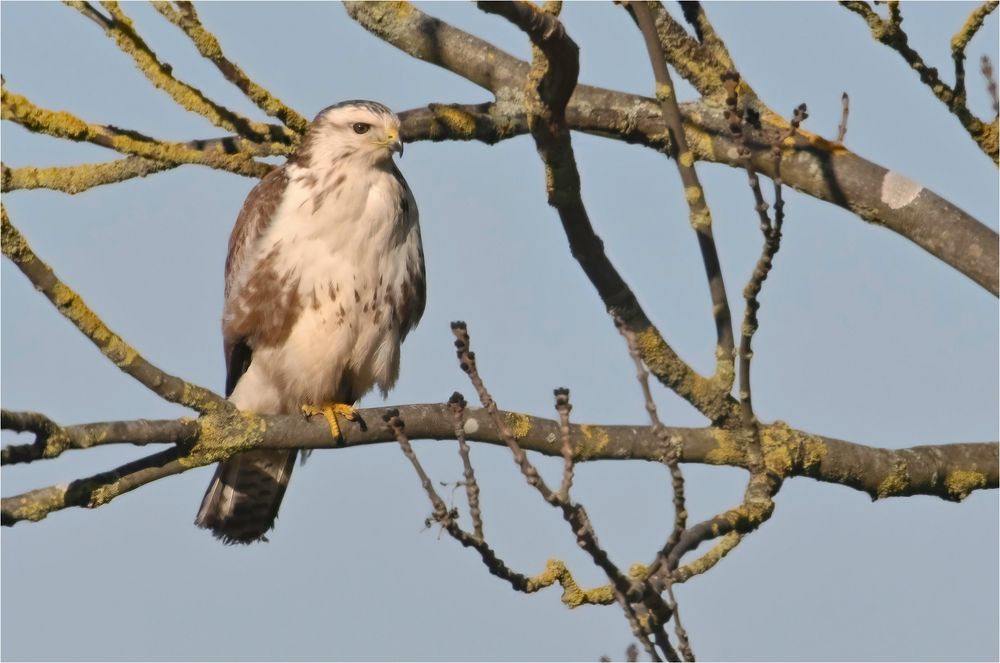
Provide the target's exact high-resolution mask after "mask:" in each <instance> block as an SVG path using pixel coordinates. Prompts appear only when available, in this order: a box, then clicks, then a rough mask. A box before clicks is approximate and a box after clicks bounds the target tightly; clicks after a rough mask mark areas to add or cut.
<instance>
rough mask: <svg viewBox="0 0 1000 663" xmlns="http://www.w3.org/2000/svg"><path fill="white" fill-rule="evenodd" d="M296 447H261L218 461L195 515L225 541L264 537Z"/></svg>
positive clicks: (282, 491) (271, 524) (273, 515)
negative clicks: (274, 448) (282, 448)
mask: <svg viewBox="0 0 1000 663" xmlns="http://www.w3.org/2000/svg"><path fill="white" fill-rule="evenodd" d="M296 453H297V452H296V451H295V450H294V449H293V450H290V451H286V450H270V449H261V450H257V451H247V452H244V453H241V454H237V455H235V456H233V457H232V458H230V459H229V460H226V461H224V462H222V463H219V467H218V469H217V470H216V471H215V476H214V477H213V478H212V482H211V483H210V484H209V486H208V490H207V491H206V492H205V497H204V498H203V499H202V501H201V508H200V509H199V510H198V516H197V518H195V521H194V522H195V524H196V525H197V526H198V527H203V528H205V529H208V530H211V532H212V534H214V535H215V536H216V538H218V539H221V540H222V541H224V542H225V543H253V542H254V541H259V540H262V539H263V540H265V541H266V540H267V539H265V538H264V535H265V534H266V533H267V532H268V530H270V529H271V528H272V527H274V521H275V519H276V518H277V517H278V508H279V507H280V506H281V499H282V498H283V497H284V496H285V488H287V487H288V480H289V479H290V478H291V475H292V469H293V468H294V467H295V456H296Z"/></svg>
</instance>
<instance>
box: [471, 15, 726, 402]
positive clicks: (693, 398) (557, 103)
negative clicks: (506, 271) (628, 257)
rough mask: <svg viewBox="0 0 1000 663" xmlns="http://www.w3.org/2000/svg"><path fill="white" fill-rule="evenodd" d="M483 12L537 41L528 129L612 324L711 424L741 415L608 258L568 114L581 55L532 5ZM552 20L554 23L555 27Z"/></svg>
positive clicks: (551, 194) (575, 250)
mask: <svg viewBox="0 0 1000 663" xmlns="http://www.w3.org/2000/svg"><path fill="white" fill-rule="evenodd" d="M481 7H482V9H483V10H484V11H488V12H491V13H498V14H502V15H504V16H506V17H508V18H510V19H511V20H512V21H514V22H515V23H516V24H517V25H518V26H519V27H521V28H522V29H524V30H525V31H526V32H527V33H528V34H529V36H531V38H532V41H533V43H535V44H536V46H537V50H536V54H537V55H536V58H535V62H534V63H533V64H532V68H531V73H530V75H529V77H528V87H527V88H526V90H525V98H526V99H525V110H526V111H527V114H528V117H529V118H530V119H529V121H528V125H529V128H530V131H531V134H532V137H533V138H534V139H535V145H536V148H537V150H538V154H539V156H540V157H541V159H542V162H543V164H544V166H545V183H546V189H547V192H548V201H549V204H550V205H551V206H553V207H555V208H556V210H557V211H558V213H559V219H560V221H561V222H562V226H563V230H564V232H565V233H566V238H567V240H568V242H569V245H570V251H571V252H572V254H573V257H574V258H576V260H577V262H579V263H580V266H581V267H582V268H583V270H584V273H586V275H587V277H588V278H589V279H590V282H591V283H592V284H593V285H594V287H595V289H596V290H597V292H598V294H599V295H600V297H601V299H602V301H603V302H604V304H605V306H606V307H607V309H608V312H609V313H610V314H611V316H612V318H613V319H621V320H622V322H623V324H625V325H626V326H627V327H629V328H630V329H632V330H633V331H635V332H636V335H637V338H638V345H639V350H640V352H641V353H642V355H643V361H645V362H646V365H647V366H648V367H649V369H650V371H651V372H652V373H653V374H654V375H656V377H657V378H658V379H659V380H660V381H661V382H663V383H664V384H665V385H667V386H668V387H670V388H671V389H673V390H674V391H675V392H676V393H677V394H678V395H680V396H681V397H682V398H684V399H686V400H688V401H689V402H690V403H691V404H692V405H694V406H695V407H696V408H697V409H698V410H699V411H701V412H702V413H703V414H704V415H705V416H706V417H708V418H709V419H711V420H712V421H721V420H724V419H726V418H727V417H729V416H732V415H733V414H734V413H735V411H736V410H735V405H736V403H735V401H734V400H733V399H732V397H731V396H730V395H729V393H728V390H727V389H725V388H724V386H722V387H720V385H718V384H717V383H715V382H714V381H712V380H709V379H706V378H704V377H702V376H701V375H699V374H698V373H697V372H696V371H694V369H692V368H691V367H690V366H688V365H687V364H686V363H685V362H684V361H683V360H681V359H680V357H678V356H677V354H676V352H674V350H673V348H671V347H670V345H669V344H668V343H667V342H666V340H665V339H664V338H663V336H662V335H661V334H660V332H659V330H658V329H656V327H655V326H654V325H653V324H652V322H650V320H649V318H648V317H647V316H646V314H645V312H644V311H643V310H642V308H641V306H640V305H639V301H638V299H636V297H635V294H634V293H633V292H632V290H631V289H630V288H629V286H628V285H627V284H626V283H625V281H624V280H623V279H622V277H621V275H620V274H619V272H618V271H617V269H615V267H614V265H612V264H611V261H610V260H609V259H608V257H607V254H605V252H604V244H603V242H602V241H601V239H600V238H599V237H598V236H597V233H596V232H594V228H593V226H592V225H591V223H590V218H589V216H588V214H587V210H586V207H585V206H584V204H583V200H582V199H581V197H580V174H579V172H578V170H577V167H576V161H575V157H574V155H573V146H572V144H571V141H570V135H569V130H568V128H567V127H566V122H565V111H566V105H567V102H568V101H569V97H570V95H571V94H572V92H573V89H574V87H575V85H576V76H577V73H578V71H579V51H578V49H577V47H576V44H575V43H574V42H573V41H572V40H571V39H569V38H568V37H566V35H565V31H564V30H563V28H562V25H561V24H560V23H559V22H558V20H555V19H554V17H552V16H550V15H548V14H544V13H543V12H540V11H538V10H536V9H535V8H534V6H533V5H529V4H526V3H514V4H510V3H484V4H482V5H481ZM553 20H555V23H554V24H553V22H552V21H553Z"/></svg>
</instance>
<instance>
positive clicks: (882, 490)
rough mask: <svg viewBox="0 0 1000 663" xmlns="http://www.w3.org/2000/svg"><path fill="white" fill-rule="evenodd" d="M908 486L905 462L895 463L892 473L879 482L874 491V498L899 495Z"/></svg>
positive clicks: (908, 480) (908, 476)
mask: <svg viewBox="0 0 1000 663" xmlns="http://www.w3.org/2000/svg"><path fill="white" fill-rule="evenodd" d="M909 486H910V475H909V472H908V470H907V466H906V463H903V462H900V463H896V466H895V467H894V468H893V469H892V473H891V474H889V476H887V477H886V478H884V479H882V482H881V483H879V485H878V489H876V491H875V499H882V498H884V497H891V496H893V495H901V494H903V491H905V490H906V489H907V488H908V487H909Z"/></svg>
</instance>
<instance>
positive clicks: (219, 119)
mask: <svg viewBox="0 0 1000 663" xmlns="http://www.w3.org/2000/svg"><path fill="white" fill-rule="evenodd" d="M66 4H68V5H69V6H71V7H73V8H74V9H76V10H77V11H79V12H80V13H82V14H83V15H84V16H86V17H87V18H90V19H91V20H92V21H94V23H96V24H97V25H98V26H100V27H101V29H102V30H104V34H105V35H107V36H108V38H109V39H111V40H112V41H114V42H115V44H116V45H117V46H118V48H119V49H120V50H121V51H122V52H123V53H125V54H126V55H128V56H129V57H130V58H132V61H133V62H134V63H135V66H136V67H137V68H138V69H139V71H141V72H142V73H143V75H145V76H146V78H147V79H148V80H149V82H150V83H152V84H153V85H154V86H155V87H157V88H159V89H161V90H163V91H164V92H166V93H167V94H169V95H170V97H171V98H172V99H173V100H174V101H175V102H176V103H177V104H178V105H179V106H181V107H182V108H184V109H186V110H189V111H191V112H193V113H198V114H199V115H201V116H202V117H204V118H205V119H207V120H208V121H209V122H211V123H212V124H214V125H215V126H217V127H222V128H223V129H226V130H227V131H233V132H235V133H237V134H239V135H241V136H243V137H245V138H248V139H250V140H253V141H255V142H258V143H265V142H274V143H280V144H283V145H294V144H295V143H297V142H298V136H297V135H296V134H295V133H294V132H292V131H289V130H288V129H286V128H285V127H280V126H277V125H269V124H264V123H261V122H254V121H252V120H250V119H249V118H247V117H244V116H243V115H240V114H239V113H237V112H235V111H232V110H230V109H228V108H226V107H225V106H222V105H221V104H218V103H216V102H214V101H212V100H211V99H209V98H208V97H206V96H205V94H204V93H203V92H202V91H201V90H199V89H198V88H196V87H193V86H191V85H188V84H187V83H184V82H183V81H180V80H178V79H177V78H176V77H175V76H174V75H173V68H172V67H171V66H170V65H169V64H166V63H164V62H162V61H161V60H160V59H159V58H158V57H157V55H156V53H154V52H153V50H152V49H151V48H150V47H149V45H147V44H146V42H145V41H144V40H143V39H142V37H140V36H139V33H138V32H137V31H136V29H135V25H134V24H133V23H132V20H131V19H130V18H129V17H128V16H127V15H126V14H125V12H124V11H122V9H121V7H120V6H119V5H118V3H117V2H102V3H101V4H102V5H103V7H104V8H105V9H106V10H107V11H108V13H109V14H110V15H111V16H110V18H108V17H106V16H104V15H103V14H100V13H98V12H97V10H96V9H94V8H93V6H91V5H90V3H89V2H82V1H79V0H75V1H74V0H70V1H69V2H67V3H66Z"/></svg>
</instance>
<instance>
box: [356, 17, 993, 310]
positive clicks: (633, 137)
mask: <svg viewBox="0 0 1000 663" xmlns="http://www.w3.org/2000/svg"><path fill="white" fill-rule="evenodd" d="M345 4H346V6H347V11H348V14H350V16H351V17H352V18H353V19H354V20H356V21H358V23H360V24H361V25H362V27H364V28H366V29H367V30H369V31H370V32H372V33H373V34H375V35H376V36H378V37H379V38H381V39H383V40H384V41H386V42H388V43H390V44H392V45H393V46H395V47H396V48H399V49H400V50H402V51H404V52H406V53H408V54H410V55H412V56H414V57H417V58H419V59H421V60H424V61H426V62H430V63H432V64H435V65H437V66H440V67H443V68H445V69H448V70H449V71H452V72H454V73H456V74H458V75H459V76H462V77H464V78H466V79H468V80H470V81H472V82H473V83H475V84H477V85H479V86H481V87H483V88H485V89H487V90H490V91H492V92H494V93H495V94H496V96H497V101H496V103H495V104H494V105H492V106H490V105H486V107H487V108H489V112H487V111H485V110H483V111H480V112H475V111H474V110H473V109H474V107H468V106H467V107H463V111H464V112H463V114H462V115H461V116H460V119H462V121H461V122H458V123H456V126H457V129H458V130H456V131H454V132H453V133H450V134H445V133H444V132H447V131H449V129H448V127H447V126H446V124H445V123H443V122H434V123H432V122H430V117H431V114H430V113H428V112H427V111H426V110H425V109H420V111H419V112H418V111H413V112H412V114H411V115H409V116H408V117H407V120H408V122H407V123H404V127H403V129H404V131H403V133H404V137H405V138H406V140H410V141H412V140H432V139H433V140H449V139H451V140H483V141H484V142H487V143H492V142H496V141H498V140H503V139H505V138H508V137H511V136H516V135H521V134H524V133H527V131H528V126H527V116H526V114H525V113H524V108H523V105H522V103H523V85H524V81H525V80H526V77H527V75H528V69H529V66H528V64H527V63H526V62H523V61H521V60H518V59H517V58H515V57H513V56H511V55H509V54H508V53H505V52H503V51H502V50H500V49H498V48H496V47H494V46H493V45H492V44H489V43H488V42H486V41H483V40H481V39H479V38H478V37H474V36H472V35H469V34H468V33H465V32H463V31H461V30H458V29H457V28H454V27H452V26H450V25H448V24H446V23H444V22H442V21H440V20H438V19H436V18H433V17H430V16H427V15H426V14H424V13H423V12H421V11H419V10H418V9H416V8H414V7H412V6H410V5H408V4H405V3H355V2H348V3H345ZM681 29H682V30H683V28H681ZM687 38H688V39H691V38H690V36H688V37H687ZM691 41H692V42H693V43H696V42H694V40H693V39H692V40H691ZM668 55H669V50H668ZM673 62H674V60H672V63H673ZM722 73H723V72H720V73H719V76H720V77H721V74H722ZM712 76H713V77H714V76H715V74H712ZM719 85H720V90H721V89H722V88H721V85H722V84H721V78H720V83H719ZM748 93H752V90H750V88H749V86H747V90H746V91H744V94H748ZM721 106H722V105H721V104H720V103H705V102H704V101H701V102H696V103H691V104H682V105H681V114H682V116H683V120H684V131H685V134H686V136H687V139H688V143H689V144H690V146H691V150H692V152H693V154H694V156H695V159H698V160H705V161H712V162H716V163H722V164H726V165H728V166H732V167H737V168H742V167H743V163H742V160H741V159H740V157H739V156H738V147H739V146H738V143H737V142H736V141H734V140H733V138H732V136H730V135H729V130H728V123H727V122H726V119H725V118H724V117H723V108H722V107H721ZM456 119H459V118H456ZM566 124H567V126H568V127H569V128H570V129H574V130H577V131H583V132H586V133H592V134H595V135H599V136H604V137H609V138H615V139H618V140H624V141H626V142H630V143H639V144H642V145H646V146H648V147H652V148H654V149H658V150H662V149H664V148H665V147H666V144H665V136H664V134H663V120H662V118H661V117H660V110H659V108H658V106H657V104H656V102H655V100H652V99H648V98H645V97H641V96H637V95H631V94H626V93H623V92H615V91H612V90H607V89H602V88H596V87H591V86H587V85H578V86H577V87H576V88H575V90H574V91H573V95H572V97H571V98H570V100H569V104H568V105H567V107H566ZM761 124H762V127H761V130H760V131H754V132H751V134H750V136H748V138H749V145H750V147H751V150H752V153H753V154H752V158H753V161H754V164H755V166H756V168H757V169H758V172H760V173H762V174H764V175H767V176H769V177H771V176H773V165H772V164H771V163H770V161H771V154H770V148H771V145H772V144H773V142H774V138H775V137H777V136H780V135H781V134H782V133H783V132H784V131H785V130H786V128H787V126H788V122H787V120H785V119H784V118H781V117H779V116H777V115H775V114H773V113H767V112H766V113H764V114H762V116H761ZM432 128H433V129H434V132H435V133H434V134H431V131H430V130H431V129H432ZM782 176H783V179H784V181H785V184H787V185H789V186H791V187H793V188H795V189H797V190H798V191H801V192H802V193H805V194H806V195H809V196H812V197H814V198H818V199H820V200H824V201H826V202H831V203H833V204H835V205H838V206H840V207H843V208H845V209H848V210H850V211H851V212H853V213H854V214H856V215H858V216H859V217H860V218H862V219H863V220H865V221H869V222H871V223H874V224H877V225H880V226H884V227H886V228H888V229H889V230H891V231H893V232H895V233H897V234H899V235H902V236H903V237H906V238H907V239H909V240H910V241H912V242H914V243H916V244H917V245H918V246H920V247H921V248H923V249H924V250H925V251H927V252H929V253H930V254H931V255H934V256H935V257H937V258H939V259H940V260H942V261H944V262H945V263H947V264H949V265H951V266H952V267H954V268H955V269H957V270H958V271H960V272H961V273H963V274H965V275H966V276H968V277H969V278H970V279H972V280H973V281H975V282H976V283H978V284H979V285H981V286H982V287H983V288H985V289H986V290H988V291H989V292H991V293H993V294H994V295H997V294H1000V277H998V273H1000V251H998V238H997V233H996V232H995V231H993V230H992V229H990V228H988V227H986V226H984V225H983V224H982V223H980V222H979V221H978V220H976V219H975V218H973V217H972V216H970V215H969V214H967V213H966V212H964V211H963V210H961V209H959V208H958V207H957V206H955V205H954V204H952V203H950V202H948V201H947V200H945V199H943V198H941V197H940V196H938V195H937V194H935V193H933V192H932V191H930V190H929V189H926V188H924V187H922V186H920V185H919V184H916V183H915V182H912V181H911V180H909V179H907V178H906V177H904V176H902V175H901V174H900V173H897V172H894V171H889V170H887V169H885V168H883V167H881V166H878V165H876V164H874V163H871V162H870V161H867V160H865V159H864V158H862V157H860V156H858V155H856V154H854V153H852V152H851V151H850V150H848V149H847V148H845V147H844V146H843V145H840V144H837V143H832V142H829V141H826V140H824V139H823V138H821V137H819V136H816V135H814V134H811V133H809V132H806V131H803V132H801V134H800V138H799V139H798V140H797V141H796V144H795V145H794V146H791V147H790V151H789V153H788V155H787V158H786V162H785V165H784V167H783V171H782Z"/></svg>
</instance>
